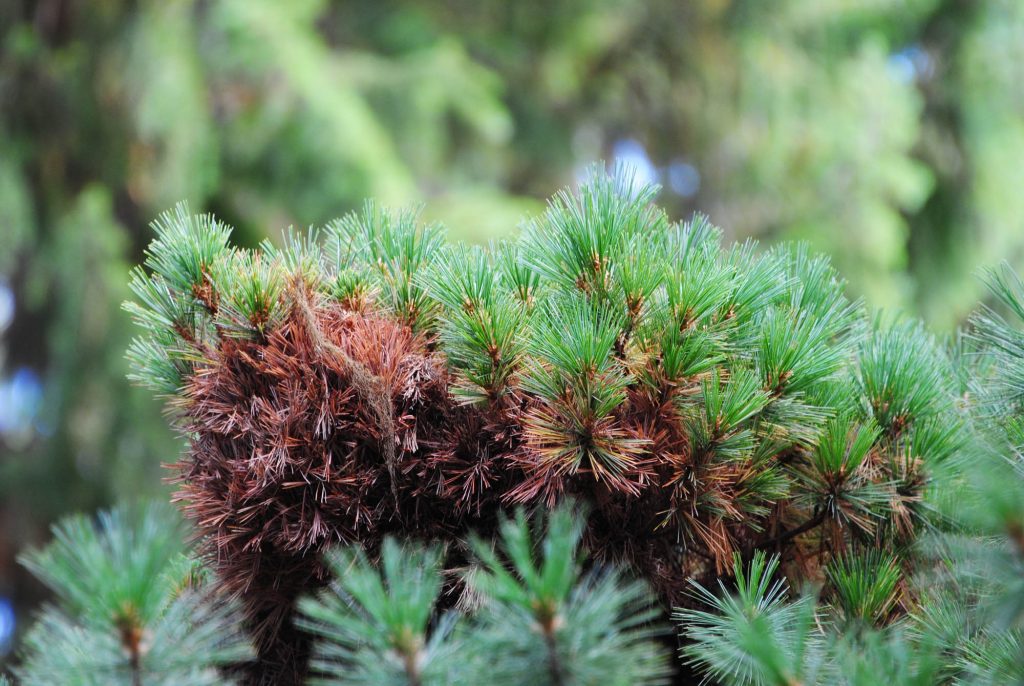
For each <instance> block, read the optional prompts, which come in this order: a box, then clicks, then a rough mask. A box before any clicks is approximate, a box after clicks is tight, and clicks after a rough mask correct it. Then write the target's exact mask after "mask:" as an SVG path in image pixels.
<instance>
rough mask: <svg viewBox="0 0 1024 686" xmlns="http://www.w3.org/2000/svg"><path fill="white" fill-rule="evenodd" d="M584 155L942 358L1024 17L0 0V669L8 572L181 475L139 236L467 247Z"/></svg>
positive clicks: (673, 210) (655, 0)
mask: <svg viewBox="0 0 1024 686" xmlns="http://www.w3.org/2000/svg"><path fill="white" fill-rule="evenodd" d="M598 159H604V160H607V161H612V160H621V161H623V162H626V163H628V164H632V165H634V166H635V167H636V169H637V177H638V179H640V180H650V181H655V182H658V183H660V184H661V185H662V186H663V191H662V192H661V196H660V198H659V202H660V203H661V204H663V205H664V206H666V207H667V208H668V209H669V211H670V214H671V215H672V216H674V217H677V218H680V217H686V216H688V215H689V214H690V213H691V212H693V211H695V210H701V211H704V212H706V213H708V214H709V215H710V217H711V219H712V221H714V222H715V223H716V224H719V225H721V226H723V227H724V229H725V230H726V232H727V236H728V237H730V238H736V239H742V238H745V237H748V236H752V237H756V238H759V239H764V240H778V239H801V240H807V241H810V242H811V243H812V244H813V245H814V246H815V247H816V248H817V249H821V250H825V251H827V252H829V253H831V254H832V255H833V257H834V259H835V261H836V262H837V263H838V264H839V266H840V269H841V270H842V271H843V273H844V274H845V275H846V276H847V277H848V278H849V280H850V287H851V290H852V291H853V292H854V293H856V294H860V295H863V296H864V297H865V298H866V299H867V300H868V302H870V303H872V304H875V305H879V306H885V307H892V308H901V309H906V310H911V311H916V312H918V313H920V314H922V315H923V316H925V317H926V318H927V319H928V320H930V321H931V322H932V324H933V325H934V326H936V327H937V328H939V329H943V330H951V329H952V328H953V327H954V326H956V325H957V324H958V323H959V322H961V321H962V320H963V318H964V316H965V315H966V313H967V311H968V310H969V309H970V308H971V307H972V306H973V305H974V303H975V302H976V301H977V299H978V297H979V295H980V288H979V284H978V283H977V281H976V280H975V279H974V278H973V276H972V272H973V270H974V269H975V268H976V267H977V266H979V265H983V264H990V263H993V262H995V261H996V260H998V259H1009V260H1010V261H1011V262H1013V263H1015V264H1016V265H1017V266H1018V267H1020V266H1021V263H1022V261H1024V164H1022V160H1024V3H1021V2H1019V0H817V1H814V2H811V1H805V0H777V1H773V2H764V1H763V0H676V1H669V0H650V1H641V0H614V1H613V0H561V1H554V0H520V1H519V2H504V1H502V0H447V1H446V2H440V3H424V2H417V1H415V0H406V1H402V0H352V1H349V2H327V1H326V0H289V1H288V2H281V1H279V0H134V1H131V2H129V1H127V0H93V1H92V2H86V1H84V0H78V1H76V0H0V336H2V338H0V656H2V655H3V654H4V653H5V652H6V651H8V650H9V648H10V646H11V644H12V636H13V633H14V631H15V626H16V619H17V620H19V621H20V619H21V618H22V617H23V616H24V614H23V613H24V612H25V610H26V608H28V607H30V606H31V605H32V604H34V603H35V602H37V600H38V597H39V590H38V589H37V588H35V587H34V586H32V585H31V582H29V580H28V579H27V578H26V576H25V575H24V574H23V572H22V571H21V570H19V569H18V567H17V566H16V565H15V563H14V557H15V555H16V553H17V551H18V550H19V549H20V548H22V547H23V546H24V545H26V544H28V543H30V542H37V541H39V540H42V539H44V538H46V535H47V534H46V526H47V525H48V523H49V522H51V521H52V520H53V519H54V518H55V517H57V516H58V515H60V514H62V513H64V512H67V511H69V510H76V509H93V508H95V507H97V506H100V505H102V504H105V503H107V502H110V501H112V500H116V499H123V498H125V497H131V496H134V495H138V494H144V493H152V492H156V491H159V490H160V489H161V488H166V486H161V483H160V479H161V476H162V475H161V470H160V467H159V463H160V462H161V461H172V460H173V459H174V458H175V457H176V455H177V453H178V451H179V450H180V449H181V445H182V442H181V439H179V438H177V437H175V436H174V435H173V434H172V433H171V432H170V431H169V430H168V429H167V428H166V423H165V421H164V419H163V418H162V417H161V415H160V407H159V405H158V403H156V402H154V401H152V400H151V399H150V398H149V397H148V394H147V393H146V392H140V391H137V390H136V389H133V388H131V387H130V386H129V385H128V383H127V382H126V381H125V373H126V363H125V361H124V358H123V354H124V350H125V347H126V345H127V342H128V340H129V337H130V328H129V322H128V318H127V316H126V315H125V314H124V313H123V312H121V311H120V309H119V306H120V303H121V301H122V300H124V299H125V297H126V295H127V289H126V283H127V272H128V267H129V266H130V265H132V264H134V263H136V262H138V261H139V260H140V258H141V255H142V250H143V249H144V247H145V245H146V243H147V242H148V240H149V238H150V233H149V229H148V228H147V224H148V222H149V221H150V220H151V219H152V218H153V217H154V216H155V215H156V214H157V213H158V212H160V211H162V210H164V209H166V208H168V207H169V206H170V205H172V204H173V203H175V202H177V201H179V200H182V199H187V200H189V201H190V202H191V204H192V207H193V208H201V209H204V210H210V211H213V212H215V213H216V214H218V215H219V216H220V217H221V218H223V219H225V220H226V221H228V222H229V223H231V224H233V225H234V226H235V227H236V234H235V236H236V239H237V240H238V241H239V242H240V243H242V244H252V245H254V244H256V243H258V242H259V240H261V239H262V238H264V237H265V236H267V235H274V234H275V233H276V232H278V231H280V230H281V229H282V228H283V227H286V226H288V225H295V226H299V227H304V226H307V225H310V224H320V223H323V222H324V221H326V220H328V219H330V218H333V217H335V216H338V215H340V214H342V213H344V212H346V211H348V210H350V209H352V208H354V207H355V206H357V205H358V204H359V203H360V202H361V201H362V200H363V199H364V198H366V197H368V196H373V197H376V198H379V199H380V200H381V201H383V202H385V203H388V204H392V205H408V204H422V206H423V214H424V216H425V217H426V218H428V219H432V220H440V221H443V222H444V223H445V224H447V225H448V226H449V228H450V230H451V232H453V233H454V234H455V235H457V236H460V237H463V238H465V239H467V240H473V241H486V240H488V239H490V238H493V237H496V236H498V235H502V234H506V233H508V232H511V231H514V230H515V227H516V226H517V224H518V222H519V220H520V218H521V217H522V216H523V215H524V214H529V213H532V212H536V211H537V210H539V209H540V208H541V207H542V206H543V199H544V198H545V197H547V196H548V195H550V194H551V193H552V192H553V191H554V190H556V189H557V188H559V187H560V186H563V185H567V184H572V183H573V181H574V179H575V178H576V177H577V175H578V174H580V173H581V169H583V167H584V166H585V165H586V164H588V163H589V162H591V161H593V160H598ZM0 661H2V657H0Z"/></svg>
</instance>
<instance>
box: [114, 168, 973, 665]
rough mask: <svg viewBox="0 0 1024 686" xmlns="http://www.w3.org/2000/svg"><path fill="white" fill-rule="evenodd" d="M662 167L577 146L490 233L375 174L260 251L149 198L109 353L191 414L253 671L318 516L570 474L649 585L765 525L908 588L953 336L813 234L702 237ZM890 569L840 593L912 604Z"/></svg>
mask: <svg viewBox="0 0 1024 686" xmlns="http://www.w3.org/2000/svg"><path fill="white" fill-rule="evenodd" d="M655 190H656V189H653V188H640V187H638V186H637V184H635V183H634V181H633V179H632V178H631V177H629V175H628V174H624V173H622V172H617V173H616V174H614V175H610V176H609V175H605V174H604V173H603V172H602V171H600V170H594V172H593V173H592V175H591V178H590V180H589V181H588V182H587V183H585V184H584V185H583V186H582V187H581V188H580V190H579V192H578V193H576V194H572V193H569V192H563V193H561V194H559V195H558V196H556V197H555V198H554V200H552V202H551V203H550V205H549V207H548V210H547V211H546V212H545V213H544V214H543V216H541V217H539V218H537V219H536V220H534V221H533V222H532V223H530V224H528V225H527V227H526V229H525V231H524V232H523V235H522V237H521V238H520V239H519V240H518V241H516V242H514V243H507V244H500V245H496V246H492V247H490V248H489V249H479V248H473V249H469V248H465V247H462V246H457V245H456V246H450V245H448V244H447V243H446V242H445V240H444V236H443V232H442V230H441V229H440V228H439V227H436V226H420V225H419V224H418V223H417V221H416V218H415V216H414V215H412V214H409V213H401V212H399V213H393V212H387V211H384V210H381V209H379V208H377V207H376V206H374V205H372V204H371V205H367V206H366V208H365V209H364V210H363V211H362V212H361V213H357V214H353V215H350V216H348V217H346V218H344V219H342V220H340V221H337V222H334V223H332V224H330V225H328V226H327V227H326V228H325V229H324V230H323V231H322V232H316V231H311V232H309V233H307V234H295V233H291V234H289V237H288V239H287V240H286V241H285V245H284V246H282V247H281V248H276V247H273V246H269V245H267V246H264V247H263V248H262V249H260V250H258V251H247V250H241V249H238V248H234V247H232V246H231V245H230V244H229V230H228V229H227V227H225V226H223V225H222V224H220V223H219V222H218V221H217V220H215V219H213V218H212V217H209V216H202V217H197V216H194V215H191V214H190V213H189V212H188V210H187V208H185V207H179V208H178V209H177V210H176V211H174V212H172V213H168V214H166V215H164V216H162V217H161V218H160V219H159V220H158V221H157V222H156V224H155V225H154V228H155V230H156V232H157V239H156V240H155V241H154V243H153V244H152V246H151V247H150V250H149V253H148V256H147V260H146V269H145V270H143V269H139V270H137V271H136V273H135V277H134V280H133V290H134V291H135V293H136V296H137V301H136V302H134V303H130V304H129V305H128V307H129V309H130V310H131V311H132V312H133V314H134V315H135V318H136V319H137V321H138V322H139V324H140V325H141V326H142V327H143V330H144V333H143V335H142V336H141V337H140V338H139V339H138V340H137V341H136V342H135V343H134V344H133V346H132V348H131V350H130V351H129V355H130V357H131V359H132V361H133V363H134V366H135V379H136V380H137V381H139V382H141V383H144V384H146V385H148V386H150V387H151V388H153V389H154V390H156V391H157V392H159V393H161V394H164V395H166V396H167V397H168V399H169V407H170V409H171V412H172V414H173V416H174V417H175V418H176V420H177V423H178V425H179V426H180V427H181V428H182V429H183V430H184V431H185V433H186V435H187V436H188V437H189V439H190V450H189V453H188V455H187V456H185V457H184V458H183V459H182V460H181V462H180V463H179V464H178V465H176V470H177V474H178V480H179V483H180V486H181V489H180V492H179V496H178V499H179V500H180V501H181V502H182V503H183V507H184V510H185V512H186V514H187V515H188V517H189V519H190V520H191V521H192V522H193V523H194V524H195V526H196V527H197V530H198V531H199V534H200V535H201V540H202V546H203V548H202V551H203V553H204V555H205V557H206V558H207V559H208V560H210V562H211V565H212V567H213V569H214V571H215V579H216V580H217V583H218V584H220V585H221V586H222V587H223V590H224V591H225V592H226V593H228V594H229V595H232V596H237V597H240V598H241V600H242V602H243V604H244V606H245V608H246V611H247V615H248V617H249V627H250V631H251V633H252V635H253V638H254V641H255V643H256V645H257V648H258V650H259V655H260V660H259V661H258V662H257V663H256V665H255V666H254V668H253V670H252V674H253V677H252V678H253V680H254V681H255V682H257V683H258V682H259V681H260V680H262V681H263V682H267V683H270V682H273V683H286V682H287V681H289V680H292V681H296V682H297V681H299V680H300V679H301V678H302V675H303V673H304V669H305V667H304V663H305V659H306V655H307V652H308V650H309V639H308V636H307V635H306V634H304V633H303V632H299V631H296V630H295V629H294V623H293V622H292V618H293V615H294V608H295V601H296V599H297V598H298V597H300V596H301V595H304V594H306V593H309V592H311V591H315V590H316V589H318V588H321V587H322V586H323V585H324V584H325V583H327V580H328V578H329V576H330V564H325V563H324V562H323V557H322V554H323V553H324V551H326V550H327V549H329V548H331V547H332V546H334V545H336V544H339V543H341V544H358V545H361V546H363V547H364V548H365V549H366V551H367V554H368V555H369V556H370V557H375V556H376V555H378V554H380V553H381V550H382V548H381V546H382V544H383V541H384V540H385V539H386V537H387V536H389V535H398V536H400V537H401V538H403V539H406V538H410V537H411V538H414V539H419V540H425V541H429V540H435V539H440V540H444V541H451V540H453V539H458V538H462V537H464V536H466V535H468V534H469V533H470V532H477V533H478V534H479V535H481V536H483V537H484V538H487V537H489V536H492V535H494V534H495V533H496V532H497V530H498V529H497V527H498V523H499V522H500V517H501V513H502V512H503V511H505V510H507V509H508V508H509V507H510V506H512V505H522V506H527V507H531V508H538V507H545V508H550V507H552V506H554V505H556V504H557V503H558V502H560V501H561V500H563V499H565V498H566V497H570V496H571V497H573V498H576V499H578V500H579V501H580V502H583V503H585V504H587V506H588V507H589V516H588V518H587V522H586V526H585V527H584V531H583V534H582V535H583V538H584V540H585V541H586V542H587V544H588V547H589V549H590V550H591V551H592V554H593V555H594V557H595V559H596V561H597V562H598V563H605V562H612V563H616V564H622V565H625V566H626V567H627V568H628V569H630V570H632V572H633V573H636V574H638V575H639V576H641V577H642V578H644V579H646V580H647V581H648V583H650V584H651V586H652V588H653V589H654V590H655V592H656V593H657V594H658V596H659V597H660V598H661V599H662V601H663V603H665V604H666V605H672V604H676V605H680V604H681V605H686V604H687V603H689V602H691V599H690V598H689V596H688V593H687V589H688V588H689V582H688V580H689V579H690V578H695V579H697V580H699V581H702V582H708V581H711V580H714V579H715V578H717V577H718V576H719V575H728V574H729V573H730V569H731V565H732V563H733V559H734V556H736V555H739V556H740V557H741V558H744V559H747V558H750V557H751V556H752V555H754V554H755V552H756V551H758V550H768V551H773V552H775V553H777V554H779V555H780V556H781V560H782V562H781V565H780V566H781V567H782V569H784V570H785V573H786V575H787V576H788V577H789V578H791V579H792V580H794V581H802V580H816V581H820V582H822V583H825V584H826V585H827V586H829V590H828V593H836V594H842V593H844V590H843V585H844V584H845V585H846V586H848V587H856V586H857V584H858V583H861V581H858V579H859V578H860V577H859V576H858V574H859V573H860V572H864V573H865V574H868V575H869V576H871V578H872V579H874V576H872V575H875V573H876V572H878V573H879V574H882V575H883V576H884V577H885V579H886V583H887V584H890V583H891V584H894V585H895V587H898V588H899V589H902V588H903V585H904V584H905V580H904V578H903V573H904V571H905V570H906V569H909V568H910V567H911V560H910V559H909V557H908V555H907V550H909V548H910V546H912V544H913V541H914V540H915V537H916V536H917V534H918V533H919V532H920V531H928V530H930V529H931V528H933V527H934V526H935V525H936V522H937V521H938V520H939V519H940V516H939V514H938V513H936V512H934V511H933V508H931V507H930V503H929V500H928V499H927V498H926V495H927V493H928V491H929V489H931V488H932V486H933V483H934V478H935V476H936V475H938V474H941V473H943V472H944V471H949V470H951V469H952V467H951V464H952V462H951V461H950V457H951V456H952V455H954V454H955V453H956V451H957V448H958V445H959V443H960V442H961V440H962V435H963V432H962V431H961V430H960V427H961V426H962V424H963V423H964V421H965V419H964V418H963V416H962V415H963V414H964V411H963V408H962V407H961V405H960V404H958V403H957V402H956V391H957V388H956V384H955V378H956V372H955V369H954V364H953V361H952V359H951V356H950V355H949V353H948V352H947V351H946V350H944V349H943V347H942V346H941V345H939V344H938V343H937V342H936V341H935V340H934V339H933V338H932V337H931V336H930V335H929V334H927V333H926V332H925V331H924V330H923V329H922V328H921V327H920V326H919V325H917V324H915V323H914V322H909V321H888V320H883V319H881V318H877V317H876V318H874V319H869V318H868V317H867V316H866V313H865V312H864V310H863V308H862V307H861V306H860V305H859V304H858V303H856V302H850V301H849V300H848V299H847V298H846V297H845V296H844V294H843V283H842V281H841V280H840V279H839V278H838V276H837V275H836V273H835V272H834V270H833V269H832V268H831V267H830V266H829V263H828V261H827V260H826V259H825V258H822V257H819V256H814V255H811V254H810V253H809V252H808V251H807V250H806V248H804V247H799V246H798V247H795V248H794V247H780V248H776V249H773V250H769V251H766V252H763V251H759V250H758V249H757V247H756V246H755V245H754V244H753V243H745V244H742V245H738V246H731V247H723V246H722V244H721V232H720V231H719V230H718V229H716V228H714V227H713V226H711V225H710V224H709V223H708V221H707V220H706V219H705V218H703V217H699V216H698V217H695V218H694V219H692V220H690V221H688V222H685V223H681V224H676V223H672V222H670V221H669V220H668V219H667V218H666V216H665V215H664V213H662V212H661V211H660V210H658V209H657V208H656V207H655V206H654V205H653V204H652V203H651V201H652V199H653V197H654V194H655ZM850 555H852V556H855V557H857V559H861V557H863V559H864V560H869V561H872V562H871V563H870V564H871V565H873V566H872V567H871V568H870V569H869V568H864V569H860V568H857V567H856V566H852V567H851V566H843V565H842V561H843V560H845V559H846V558H847V556H850ZM462 556H463V553H462V552H460V551H458V550H456V549H453V548H450V549H449V551H448V554H447V555H446V557H445V559H444V561H443V563H442V567H444V568H453V567H457V566H458V565H460V564H462ZM850 564H854V563H850ZM857 564H859V563H857ZM864 564H868V563H867V562H865V563H864ZM876 567H877V568H876ZM883 567H884V569H883ZM858 569H860V572H858ZM833 585H834V586H835V589H834V590H833V589H832V588H831V587H832V586H833ZM848 590H849V589H847V591H848ZM459 592H465V590H463V591H458V590H457V589H456V594H457V593H459ZM893 593H894V594H895V595H892V596H891V597H890V595H889V594H887V593H882V592H881V591H879V592H878V595H879V597H875V598H872V599H871V600H870V602H867V603H866V604H857V603H854V604H851V605H849V607H848V611H849V612H850V613H851V614H852V615H871V619H872V620H879V619H884V618H887V617H889V616H898V615H900V614H903V613H905V612H906V610H907V609H908V606H909V603H905V602H904V601H903V595H902V594H900V593H897V592H896V591H895V590H894V591H893ZM878 615H882V616H881V617H880V616H878Z"/></svg>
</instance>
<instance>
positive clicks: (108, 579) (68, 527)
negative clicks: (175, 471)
mask: <svg viewBox="0 0 1024 686" xmlns="http://www.w3.org/2000/svg"><path fill="white" fill-rule="evenodd" d="M53 533H54V537H55V540H54V541H53V542H52V543H51V544H50V545H48V546H47V547H45V548H43V549H42V550H34V551H30V552H28V553H26V554H25V555H24V556H23V557H22V562H23V563H24V564H25V565H26V566H27V567H28V568H29V569H30V570H32V572H33V573H35V575H36V576H37V577H38V578H39V579H40V580H41V581H43V582H44V583H45V584H46V585H47V586H49V587H50V589H51V590H52V591H53V592H54V593H55V595H56V597H57V602H56V604H54V605H52V606H50V607H47V608H45V609H44V610H43V611H42V613H41V614H40V616H39V617H38V618H37V620H36V622H35V624H34V625H33V627H32V629H31V630H30V631H29V632H28V635H27V636H26V637H25V641H24V650H25V655H24V661H23V664H22V665H21V667H20V668H19V669H18V670H17V672H16V676H17V678H18V680H19V681H18V683H21V684H25V685H26V686H29V685H39V686H50V685H52V684H65V685H67V686H92V685H95V686H99V685H101V684H102V685H104V686H117V685H123V686H139V685H141V684H147V685H148V684H163V685H166V686H172V685H177V684H195V685H196V686H203V685H209V686H215V685H219V684H223V683H228V682H226V681H225V680H223V678H222V675H221V672H220V671H219V670H218V668H221V667H227V666H229V665H232V664H237V663H239V662H243V661H245V660H248V659H250V658H251V657H252V650H251V648H250V646H249V642H248V640H247V639H246V637H245V635H244V632H243V631H242V630H241V627H240V626H239V620H240V616H239V613H238V612H237V611H235V609H233V608H232V605H231V604H230V603H227V602H225V601H224V600H223V599H218V598H214V597H211V596H210V595H209V593H208V588H207V586H206V585H205V584H204V583H203V577H204V576H205V574H204V573H203V572H202V571H201V568H200V566H199V563H198V561H197V560H196V559H195V558H194V557H193V556H192V555H191V553H190V552H189V550H188V549H187V548H186V546H185V543H184V535H185V529H184V527H182V526H181V522H180V518H179V516H178V514H177V513H176V512H175V511H173V509H171V508H170V507H169V506H167V505H149V506H145V507H142V506H140V507H133V508H128V507H121V508H118V509H115V510H111V511H109V512H103V513H101V514H100V515H99V518H98V521H97V522H95V523H93V522H91V521H89V520H88V519H87V518H85V517H82V516H74V517H71V518H69V519H67V520H65V521H63V522H61V523H60V524H59V525H57V526H56V527H55V528H54V532H53Z"/></svg>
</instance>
